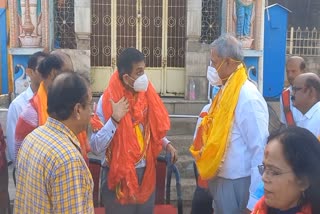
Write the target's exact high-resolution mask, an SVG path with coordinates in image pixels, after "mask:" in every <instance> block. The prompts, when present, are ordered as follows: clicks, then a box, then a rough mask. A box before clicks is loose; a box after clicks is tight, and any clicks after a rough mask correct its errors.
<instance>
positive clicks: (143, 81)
mask: <svg viewBox="0 0 320 214" xmlns="http://www.w3.org/2000/svg"><path fill="white" fill-rule="evenodd" d="M148 85H149V80H148V77H147V75H146V74H143V75H141V76H140V77H138V78H137V79H136V80H135V81H134V83H133V90H135V91H136V92H141V91H146V90H147V89H148Z"/></svg>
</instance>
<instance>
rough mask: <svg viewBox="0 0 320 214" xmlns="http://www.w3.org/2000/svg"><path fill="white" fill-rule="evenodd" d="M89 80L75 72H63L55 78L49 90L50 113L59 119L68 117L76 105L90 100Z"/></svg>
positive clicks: (84, 103)
mask: <svg viewBox="0 0 320 214" xmlns="http://www.w3.org/2000/svg"><path fill="white" fill-rule="evenodd" d="M88 90H89V82H88V80H87V79H86V78H85V77H83V76H81V75H80V74H78V73H75V72H67V73H62V74H60V75H58V76H57V78H55V80H54V81H53V83H52V85H51V87H50V88H49V91H48V114H49V115H50V117H53V118H55V119H57V120H59V121H63V120H66V119H68V118H69V117H70V116H71V115H72V113H73V109H74V106H75V105H76V104H77V103H80V104H81V105H82V106H83V107H85V106H86V105H87V102H88V99H89V97H88Z"/></svg>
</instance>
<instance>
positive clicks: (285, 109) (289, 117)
mask: <svg viewBox="0 0 320 214" xmlns="http://www.w3.org/2000/svg"><path fill="white" fill-rule="evenodd" d="M305 69H306V64H305V62H304V59H303V58H302V57H300V56H291V57H290V58H289V59H288V60H287V65H286V73H287V79H288V82H289V84H290V86H289V87H288V88H286V89H284V90H283V92H282V93H281V97H280V122H281V123H282V124H283V125H285V126H288V125H295V124H296V123H297V122H298V121H299V120H300V119H301V118H302V114H301V112H300V111H299V110H298V109H297V108H295V107H294V106H293V105H292V101H291V99H290V97H291V95H292V84H293V81H294V79H295V77H296V76H298V75H299V74H302V73H304V72H305Z"/></svg>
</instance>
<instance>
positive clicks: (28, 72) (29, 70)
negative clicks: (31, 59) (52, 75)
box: [26, 68, 33, 77]
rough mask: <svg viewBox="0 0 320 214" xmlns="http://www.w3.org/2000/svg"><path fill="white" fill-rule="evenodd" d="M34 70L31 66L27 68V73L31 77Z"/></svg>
mask: <svg viewBox="0 0 320 214" xmlns="http://www.w3.org/2000/svg"><path fill="white" fill-rule="evenodd" d="M32 72H33V70H32V69H31V68H27V69H26V74H27V75H28V76H29V77H30V76H32Z"/></svg>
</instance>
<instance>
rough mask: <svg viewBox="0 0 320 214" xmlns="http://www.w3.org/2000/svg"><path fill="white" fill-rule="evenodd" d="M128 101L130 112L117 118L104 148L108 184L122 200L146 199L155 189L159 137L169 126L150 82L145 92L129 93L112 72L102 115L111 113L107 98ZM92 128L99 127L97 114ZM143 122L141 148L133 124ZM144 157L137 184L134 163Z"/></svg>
mask: <svg viewBox="0 0 320 214" xmlns="http://www.w3.org/2000/svg"><path fill="white" fill-rule="evenodd" d="M123 96H124V97H126V98H127V99H128V101H129V109H130V110H129V112H128V113H127V114H126V115H125V116H124V117H123V118H122V119H121V120H120V122H119V124H118V127H117V131H116V133H115V135H114V137H113V138H112V141H111V143H110V145H109V147H108V149H107V151H106V157H107V161H108V164H109V167H110V170H109V174H108V188H109V189H111V190H114V191H116V194H117V198H118V201H119V202H120V203H121V204H130V203H140V204H142V203H145V202H146V201H147V200H148V199H149V197H150V196H151V194H152V193H153V192H154V190H155V181H156V169H155V164H156V161H157V156H158V155H159V153H160V151H161V150H162V138H163V137H165V136H166V133H167V131H168V130H169V129H170V120H169V116H168V112H167V110H166V108H165V106H164V104H163V103H162V101H161V99H160V97H159V95H158V94H157V93H156V91H155V89H154V87H153V85H152V84H151V82H149V85H148V89H147V91H146V92H138V93H132V92H131V91H129V90H127V89H126V88H125V87H124V86H123V84H122V82H121V80H120V79H119V73H118V71H116V72H114V73H113V75H112V76H111V79H110V82H109V86H108V87H107V88H106V90H105V91H104V93H103V99H102V108H103V115H104V118H105V119H106V120H108V119H109V118H110V117H111V115H112V106H111V103H110V99H112V100H113V101H114V102H118V101H119V100H120V99H121V98H122V97H123ZM91 122H92V123H91V125H92V129H93V130H96V131H97V130H99V129H100V128H101V127H102V124H101V122H99V119H98V116H97V115H95V116H94V118H93V119H92V121H91ZM137 124H142V125H143V132H144V136H143V137H144V144H145V146H144V150H143V151H142V152H141V150H140V149H141V147H140V145H139V142H138V140H137V135H136V132H135V126H136V125H137ZM142 158H145V159H146V169H145V172H144V176H143V180H142V183H141V185H139V184H138V178H137V175H136V168H135V165H136V164H137V163H138V162H139V161H140V160H141V159H142Z"/></svg>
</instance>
